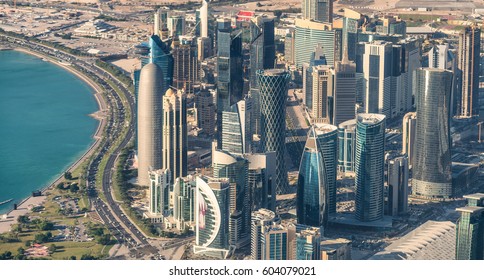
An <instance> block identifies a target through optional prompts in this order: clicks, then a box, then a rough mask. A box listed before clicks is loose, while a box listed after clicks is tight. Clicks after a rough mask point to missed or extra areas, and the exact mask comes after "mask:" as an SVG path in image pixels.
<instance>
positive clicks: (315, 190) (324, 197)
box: [296, 125, 337, 227]
mask: <svg viewBox="0 0 484 280" xmlns="http://www.w3.org/2000/svg"><path fill="white" fill-rule="evenodd" d="M336 143H337V128H336V127H335V126H332V125H314V126H312V127H311V128H310V130H309V134H308V139H307V141H306V146H305V147H304V152H303V155H302V157H301V165H300V167H299V177H298V182H297V205H296V207H297V208H296V209H297V222H298V223H299V224H303V225H308V226H315V227H319V226H326V223H327V221H328V214H329V212H332V213H334V212H336Z"/></svg>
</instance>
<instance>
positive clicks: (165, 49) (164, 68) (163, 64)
mask: <svg viewBox="0 0 484 280" xmlns="http://www.w3.org/2000/svg"><path fill="white" fill-rule="evenodd" d="M149 46H150V59H149V62H150V63H154V64H156V65H158V66H159V67H160V68H161V72H162V73H163V77H158V78H157V79H162V80H163V88H162V89H161V90H162V92H166V90H167V89H168V88H169V87H170V86H171V84H172V82H173V56H172V55H171V51H170V41H169V40H161V39H160V37H159V36H157V35H152V36H151V37H150V39H149Z"/></svg>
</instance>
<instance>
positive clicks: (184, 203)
mask: <svg viewBox="0 0 484 280" xmlns="http://www.w3.org/2000/svg"><path fill="white" fill-rule="evenodd" d="M196 190H197V184H196V178H195V177H192V176H187V177H182V178H176V180H175V183H174V184H173V218H174V219H175V221H176V223H177V225H176V228H178V229H180V230H184V229H185V227H186V226H188V227H192V226H194V225H195V209H196V208H195V207H196V204H195V200H196V199H195V194H196Z"/></svg>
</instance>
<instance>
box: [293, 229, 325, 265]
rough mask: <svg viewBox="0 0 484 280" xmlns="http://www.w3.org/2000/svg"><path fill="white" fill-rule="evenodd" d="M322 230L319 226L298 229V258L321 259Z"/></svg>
mask: <svg viewBox="0 0 484 280" xmlns="http://www.w3.org/2000/svg"><path fill="white" fill-rule="evenodd" d="M321 238H322V235H321V231H320V229H319V228H318V227H307V228H305V229H302V230H300V231H296V238H295V241H296V242H295V243H296V246H295V251H296V258H295V259H296V260H320V259H321Z"/></svg>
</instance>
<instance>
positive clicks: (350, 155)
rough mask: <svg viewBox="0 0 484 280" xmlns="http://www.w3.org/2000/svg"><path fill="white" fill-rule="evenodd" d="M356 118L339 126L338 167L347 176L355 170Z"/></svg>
mask: <svg viewBox="0 0 484 280" xmlns="http://www.w3.org/2000/svg"><path fill="white" fill-rule="evenodd" d="M355 140H356V119H353V120H349V121H345V122H342V123H340V124H339V126H338V169H339V171H340V172H343V173H344V174H345V176H348V175H354V172H355V146H356V145H355Z"/></svg>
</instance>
